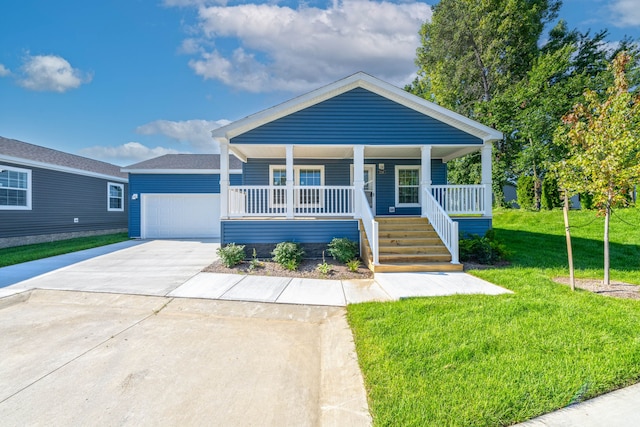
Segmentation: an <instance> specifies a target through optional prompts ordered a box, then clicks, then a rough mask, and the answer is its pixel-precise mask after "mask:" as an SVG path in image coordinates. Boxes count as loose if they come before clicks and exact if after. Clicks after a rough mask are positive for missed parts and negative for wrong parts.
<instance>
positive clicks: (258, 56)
mask: <svg viewBox="0 0 640 427" xmlns="http://www.w3.org/2000/svg"><path fill="white" fill-rule="evenodd" d="M178 3H179V4H180V5H182V6H184V5H187V4H193V3H196V2H193V1H188V0H172V1H169V0H167V1H166V2H165V4H167V5H177V4H178ZM198 17H199V22H198V28H199V29H200V32H201V33H200V34H201V37H200V43H199V46H196V44H195V43H194V40H195V39H194V38H193V37H191V38H190V39H189V41H188V42H187V44H186V46H183V50H184V51H187V50H188V51H190V52H194V53H196V52H197V53H199V56H198V57H197V58H194V59H192V60H191V61H189V65H190V66H191V68H193V70H194V71H195V72H196V74H198V75H201V76H202V77H204V78H205V79H213V80H219V81H221V82H223V83H224V84H226V85H229V86H231V87H235V88H239V89H243V90H248V91H253V92H264V91H272V90H287V91H296V92H297V91H301V90H307V89H310V88H314V87H317V86H318V85H320V84H324V83H326V82H329V81H333V80H336V79H338V78H342V77H345V76H347V75H349V74H352V73H354V72H357V71H365V72H368V73H370V74H372V75H375V76H377V77H380V78H382V79H384V80H387V81H390V82H391V83H396V84H404V83H408V82H409V81H410V80H411V79H412V76H413V75H414V72H415V68H416V67H415V65H414V58H415V54H416V48H417V47H418V46H419V44H420V38H419V34H418V32H419V30H420V26H421V25H422V24H423V23H424V22H425V20H427V19H429V18H430V17H431V9H430V7H429V6H428V5H427V4H425V3H420V2H408V3H400V4H396V3H391V2H388V1H382V2H376V1H370V0H343V1H337V0H336V1H334V2H329V4H328V5H327V8H326V9H321V8H318V7H308V6H304V5H301V6H299V7H298V8H297V9H292V8H290V7H287V6H280V5H277V4H242V5H235V6H210V7H206V6H200V7H199V8H198ZM211 42H215V45H216V46H217V47H216V48H215V49H213V50H211V49H207V44H210V43H211ZM229 42H236V43H235V45H234V47H232V48H229V49H227V50H225V49H224V46H228V45H229ZM186 47H188V49H186ZM196 47H197V48H196Z"/></svg>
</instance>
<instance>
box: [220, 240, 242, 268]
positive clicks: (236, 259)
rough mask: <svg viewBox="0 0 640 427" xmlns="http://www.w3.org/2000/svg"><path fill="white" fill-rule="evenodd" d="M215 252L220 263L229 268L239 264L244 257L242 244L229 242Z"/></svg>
mask: <svg viewBox="0 0 640 427" xmlns="http://www.w3.org/2000/svg"><path fill="white" fill-rule="evenodd" d="M216 253H217V254H218V256H219V257H220V260H221V261H222V264H224V266H225V267H227V268H231V267H234V266H235V265H236V264H240V262H242V260H243V259H244V245H236V244H235V243H229V244H228V245H226V246H224V247H219V248H218V249H217V250H216Z"/></svg>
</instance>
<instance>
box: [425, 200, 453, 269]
mask: <svg viewBox="0 0 640 427" xmlns="http://www.w3.org/2000/svg"><path fill="white" fill-rule="evenodd" d="M422 197H424V198H425V207H426V212H423V213H422V215H423V216H426V217H427V218H428V219H429V222H430V223H431V225H432V226H433V229H434V230H435V231H436V233H438V236H439V237H440V239H441V240H442V243H444V245H445V246H446V247H447V249H449V252H451V263H452V264H459V263H460V262H459V254H458V238H459V237H458V223H457V222H455V221H453V220H452V219H451V218H449V215H447V213H446V212H445V211H444V209H443V208H442V206H441V205H440V203H438V201H437V200H436V198H435V197H433V194H431V192H430V191H429V189H424V191H423V192H422Z"/></svg>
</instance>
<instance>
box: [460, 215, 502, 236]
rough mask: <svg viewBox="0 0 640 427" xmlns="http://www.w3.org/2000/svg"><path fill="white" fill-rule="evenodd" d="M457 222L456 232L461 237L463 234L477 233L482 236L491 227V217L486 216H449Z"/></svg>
mask: <svg viewBox="0 0 640 427" xmlns="http://www.w3.org/2000/svg"><path fill="white" fill-rule="evenodd" d="M451 219H453V220H454V221H455V222H457V223H458V232H459V233H460V235H462V236H463V237H464V236H465V235H473V234H477V235H478V236H484V234H485V233H486V232H487V231H488V230H490V229H491V228H492V220H491V218H486V217H464V218H456V217H453V218H451Z"/></svg>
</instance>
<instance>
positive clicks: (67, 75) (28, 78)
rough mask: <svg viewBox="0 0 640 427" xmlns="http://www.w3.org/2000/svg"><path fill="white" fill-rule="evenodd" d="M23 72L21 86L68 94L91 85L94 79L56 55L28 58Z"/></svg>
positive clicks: (22, 69)
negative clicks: (69, 91) (83, 85)
mask: <svg viewBox="0 0 640 427" xmlns="http://www.w3.org/2000/svg"><path fill="white" fill-rule="evenodd" d="M21 71H22V78H21V79H20V80H19V83H20V85H21V86H23V87H25V88H27V89H31V90H38V91H54V92H66V91H67V90H69V89H75V88H77V87H79V86H80V85H81V84H83V83H89V82H90V81H91V79H92V78H93V76H92V75H90V74H88V73H85V72H82V71H80V70H78V69H76V68H73V67H72V66H71V64H69V62H68V61H67V60H66V59H64V58H62V57H60V56H55V55H36V56H27V58H26V59H25V62H24V65H23V66H22V68H21Z"/></svg>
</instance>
